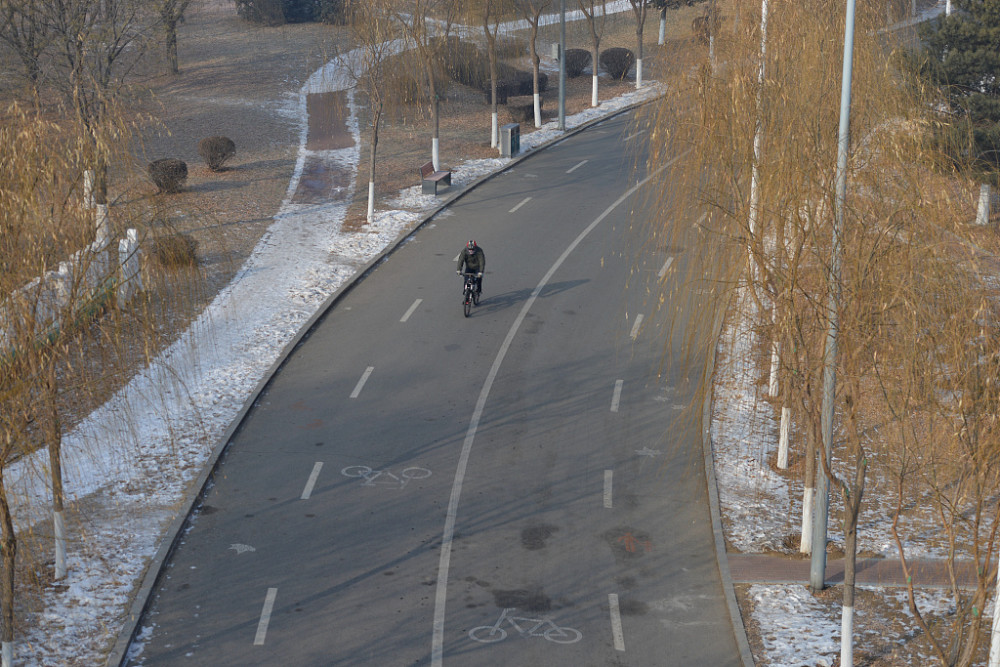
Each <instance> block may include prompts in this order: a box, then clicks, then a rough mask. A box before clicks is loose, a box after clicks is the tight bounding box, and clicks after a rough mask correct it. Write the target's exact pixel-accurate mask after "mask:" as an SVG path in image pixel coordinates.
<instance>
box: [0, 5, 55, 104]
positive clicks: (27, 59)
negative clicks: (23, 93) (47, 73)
mask: <svg viewBox="0 0 1000 667" xmlns="http://www.w3.org/2000/svg"><path fill="white" fill-rule="evenodd" d="M42 7H43V1H42V0H0V40H2V41H4V42H6V43H7V44H8V45H9V46H10V47H11V49H13V51H14V52H15V53H16V54H17V57H18V59H19V60H20V61H21V65H22V67H23V68H24V78H25V79H26V80H27V82H28V86H29V87H30V88H31V92H32V93H33V94H34V95H36V96H37V95H38V93H39V87H40V86H41V79H42V56H43V54H44V53H45V52H46V50H47V49H48V46H49V44H50V43H51V41H52V33H51V30H50V27H49V25H48V24H47V23H46V21H45V20H44V13H43V11H42Z"/></svg>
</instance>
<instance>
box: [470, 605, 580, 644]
mask: <svg viewBox="0 0 1000 667" xmlns="http://www.w3.org/2000/svg"><path fill="white" fill-rule="evenodd" d="M515 611H517V609H516V608H513V607H508V608H506V609H504V610H503V612H501V614H500V618H498V619H497V622H496V623H494V624H493V625H480V626H478V627H475V628H472V629H471V630H469V638H470V639H472V640H474V641H477V642H480V643H482V644H491V643H493V642H498V641H503V640H504V639H506V638H507V630H506V629H505V628H504V627H503V626H504V625H506V626H507V627H509V628H512V629H514V630H516V631H517V633H518V634H519V635H521V636H522V637H524V638H528V637H542V638H544V639H547V640H548V641H550V642H555V643H557V644H574V643H576V642H578V641H580V639H582V638H583V633H582V632H580V631H579V630H577V629H576V628H570V627H560V626H558V625H556V623H555V621H553V620H552V619H551V618H549V617H548V616H543V617H541V618H528V617H527V616H515V615H514V613H513V612H515Z"/></svg>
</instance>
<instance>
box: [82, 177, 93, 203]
mask: <svg viewBox="0 0 1000 667" xmlns="http://www.w3.org/2000/svg"><path fill="white" fill-rule="evenodd" d="M83 207H84V208H94V170H93V169H87V170H86V171H84V172H83Z"/></svg>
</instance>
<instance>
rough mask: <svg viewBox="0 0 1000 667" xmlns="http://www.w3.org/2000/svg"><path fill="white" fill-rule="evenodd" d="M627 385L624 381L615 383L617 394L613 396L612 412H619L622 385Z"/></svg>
mask: <svg viewBox="0 0 1000 667" xmlns="http://www.w3.org/2000/svg"><path fill="white" fill-rule="evenodd" d="M623 384H625V381H624V380H616V381H615V393H614V394H613V395H612V396H611V412H618V404H619V403H621V400H622V385H623Z"/></svg>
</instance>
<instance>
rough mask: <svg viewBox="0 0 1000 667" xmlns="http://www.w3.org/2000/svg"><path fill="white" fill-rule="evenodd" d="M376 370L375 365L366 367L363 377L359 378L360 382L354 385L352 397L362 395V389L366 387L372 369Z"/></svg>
mask: <svg viewBox="0 0 1000 667" xmlns="http://www.w3.org/2000/svg"><path fill="white" fill-rule="evenodd" d="M374 370H375V367H374V366H369V367H368V368H366V369H365V372H364V374H363V375H362V376H361V379H360V380H358V384H356V385H355V386H354V391H352V392H351V398H357V397H358V396H360V395H361V390H362V389H364V388H365V382H368V378H370V377H371V376H372V371H374Z"/></svg>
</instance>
